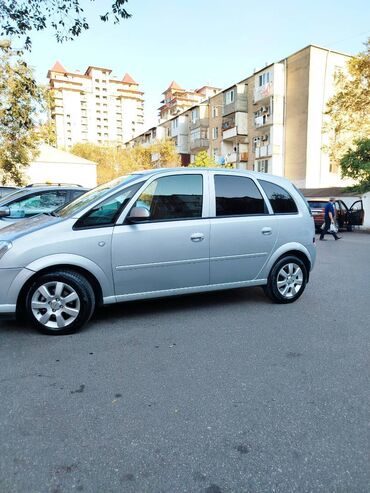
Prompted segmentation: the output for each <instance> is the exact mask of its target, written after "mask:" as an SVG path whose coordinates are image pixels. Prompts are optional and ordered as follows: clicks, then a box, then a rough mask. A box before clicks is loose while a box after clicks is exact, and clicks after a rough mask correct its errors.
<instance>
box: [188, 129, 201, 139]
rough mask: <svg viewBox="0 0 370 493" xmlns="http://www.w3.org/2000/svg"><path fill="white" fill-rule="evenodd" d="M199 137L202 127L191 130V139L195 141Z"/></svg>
mask: <svg viewBox="0 0 370 493" xmlns="http://www.w3.org/2000/svg"><path fill="white" fill-rule="evenodd" d="M197 139H200V128H195V129H193V130H191V131H190V141H191V142H194V141H195V140H197Z"/></svg>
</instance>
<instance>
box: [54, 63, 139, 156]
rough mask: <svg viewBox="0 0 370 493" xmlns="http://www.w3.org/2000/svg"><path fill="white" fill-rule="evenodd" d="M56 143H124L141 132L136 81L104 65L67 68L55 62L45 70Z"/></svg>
mask: <svg viewBox="0 0 370 493" xmlns="http://www.w3.org/2000/svg"><path fill="white" fill-rule="evenodd" d="M48 78H49V87H50V90H51V97H52V114H51V117H52V118H53V119H54V121H55V128H56V137H57V146H58V147H64V148H69V147H71V146H72V145H73V144H75V143H77V142H94V143H96V144H104V143H116V144H117V145H119V144H121V143H123V142H126V141H127V140H129V139H132V138H133V137H135V135H137V134H140V133H141V132H142V128H143V124H144V99H143V92H141V91H140V90H139V84H138V83H137V82H135V81H134V79H133V78H132V77H131V76H130V75H129V74H126V75H125V76H124V77H123V78H122V79H118V78H117V77H114V76H112V71H111V70H109V69H107V68H102V67H93V66H90V67H88V68H87V70H86V72H85V73H83V74H82V73H80V72H77V71H75V72H70V71H67V70H66V69H65V68H64V67H63V66H62V65H61V64H60V63H59V62H56V63H55V64H54V66H53V67H52V68H51V69H50V70H49V71H48Z"/></svg>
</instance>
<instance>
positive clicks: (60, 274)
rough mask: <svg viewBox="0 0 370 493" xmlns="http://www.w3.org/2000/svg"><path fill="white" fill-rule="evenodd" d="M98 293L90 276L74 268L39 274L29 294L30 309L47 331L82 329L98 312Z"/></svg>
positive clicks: (30, 314)
mask: <svg viewBox="0 0 370 493" xmlns="http://www.w3.org/2000/svg"><path fill="white" fill-rule="evenodd" d="M94 308H95V295H94V291H93V289H92V287H91V285H90V283H89V282H88V280H87V279H86V278H85V277H84V276H82V275H81V274H79V273H77V272H73V271H55V272H49V273H47V274H43V275H41V276H40V277H38V278H37V279H36V280H35V281H34V282H33V283H32V285H31V286H30V287H29V289H28V292H27V295H26V313H27V316H28V318H29V320H30V321H31V323H32V324H33V325H34V326H35V327H36V328H37V329H38V330H39V331H40V332H42V333H43V334H48V335H65V334H72V333H74V332H76V331H77V330H79V329H80V328H81V327H82V326H83V325H84V324H85V323H86V322H88V320H89V319H90V317H91V315H92V314H93V312H94Z"/></svg>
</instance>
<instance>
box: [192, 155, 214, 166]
mask: <svg viewBox="0 0 370 493" xmlns="http://www.w3.org/2000/svg"><path fill="white" fill-rule="evenodd" d="M191 166H195V167H197V168H198V167H200V168H216V167H217V163H216V161H215V160H214V159H213V158H212V157H211V156H210V155H209V154H208V153H207V151H200V152H198V154H197V155H196V156H195V161H194V162H193V163H192V164H191Z"/></svg>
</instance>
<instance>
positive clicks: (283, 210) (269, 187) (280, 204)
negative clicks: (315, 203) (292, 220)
mask: <svg viewBox="0 0 370 493" xmlns="http://www.w3.org/2000/svg"><path fill="white" fill-rule="evenodd" d="M258 181H259V183H260V185H261V187H262V188H263V190H264V192H265V194H266V195H267V197H268V199H269V201H270V204H271V207H272V210H273V211H274V213H275V214H296V213H297V212H298V209H297V206H296V203H295V202H294V200H293V198H292V196H291V195H290V193H289V192H287V191H286V190H285V189H284V188H282V187H280V186H279V185H276V184H275V183H271V182H269V181H265V180H258Z"/></svg>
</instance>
